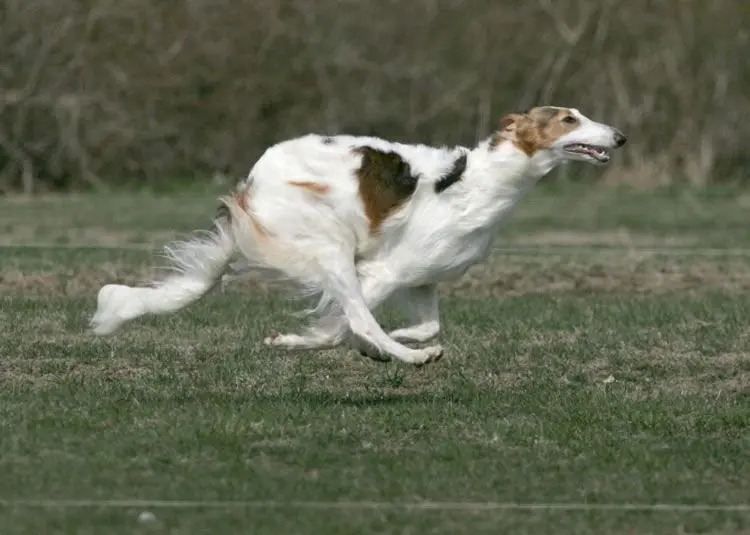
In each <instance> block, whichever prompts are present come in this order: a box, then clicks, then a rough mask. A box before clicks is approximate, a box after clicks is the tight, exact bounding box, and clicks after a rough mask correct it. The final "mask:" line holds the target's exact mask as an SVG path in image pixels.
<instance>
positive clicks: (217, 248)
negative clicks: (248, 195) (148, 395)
mask: <svg viewBox="0 0 750 535" xmlns="http://www.w3.org/2000/svg"><path fill="white" fill-rule="evenodd" d="M241 194H244V192H238V194H237V195H234V196H229V197H223V198H222V199H221V202H222V206H221V208H220V210H219V213H218V215H217V217H216V219H215V220H214V228H213V230H211V231H207V232H203V233H200V234H196V235H195V236H194V237H193V238H191V239H189V240H186V241H180V242H174V243H171V244H169V245H167V246H166V247H165V256H166V257H167V259H168V260H169V263H170V267H171V268H172V269H171V271H172V273H171V274H169V275H168V276H167V277H165V278H164V279H162V280H159V281H155V282H153V283H152V284H151V285H150V286H146V287H131V286H125V285H122V284H107V285H106V286H104V287H102V289H101V290H99V295H98V297H97V309H96V312H95V313H94V316H93V318H92V319H91V326H92V328H93V331H94V332H95V333H96V334H100V335H105V334H110V333H112V332H114V331H116V330H117V329H118V328H119V327H121V326H122V325H123V324H124V323H125V322H127V321H130V320H133V319H135V318H137V317H139V316H143V315H144V314H149V313H150V314H165V313H168V312H174V311H177V310H179V309H181V308H184V307H186V306H188V305H189V304H191V303H193V302H194V301H197V300H198V299H200V298H201V297H202V296H203V295H205V294H206V293H207V292H208V291H209V290H210V289H211V288H212V287H213V286H214V285H215V284H216V283H217V282H218V281H219V279H220V278H221V276H222V274H223V273H224V271H225V270H226V269H227V266H228V265H229V262H230V261H231V259H232V257H233V255H234V253H235V247H236V243H237V240H236V233H237V232H238V231H239V233H240V234H241V241H242V243H243V246H242V248H241V249H242V252H243V254H245V253H250V250H249V248H251V247H252V243H253V242H255V241H256V239H257V236H255V235H254V234H253V233H252V232H250V234H249V235H248V232H247V231H248V227H247V225H248V221H249V220H250V217H249V216H248V214H247V213H245V211H244V210H243V208H242V207H241V206H240V204H239V203H240V202H241V199H242V197H241ZM250 230H252V227H250Z"/></svg>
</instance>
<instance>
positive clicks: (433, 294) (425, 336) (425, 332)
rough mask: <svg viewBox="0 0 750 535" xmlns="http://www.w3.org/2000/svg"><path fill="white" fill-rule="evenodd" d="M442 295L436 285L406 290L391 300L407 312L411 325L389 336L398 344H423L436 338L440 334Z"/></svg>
mask: <svg viewBox="0 0 750 535" xmlns="http://www.w3.org/2000/svg"><path fill="white" fill-rule="evenodd" d="M439 299H440V294H439V291H438V287H437V285H436V284H428V285H425V286H418V287H416V288H405V289H403V290H401V291H399V292H398V293H396V294H394V295H393V296H392V297H391V298H390V300H392V301H393V302H394V304H396V305H397V306H398V307H399V308H402V309H404V310H405V311H406V314H407V317H408V319H409V322H410V325H409V326H408V327H405V328H402V329H396V330H395V331H392V332H390V333H389V336H390V337H391V338H393V339H394V340H396V341H398V342H405V343H409V342H411V343H422V342H427V341H429V340H432V339H433V338H435V337H436V336H437V335H438V333H439V332H440V308H439V304H438V301H439Z"/></svg>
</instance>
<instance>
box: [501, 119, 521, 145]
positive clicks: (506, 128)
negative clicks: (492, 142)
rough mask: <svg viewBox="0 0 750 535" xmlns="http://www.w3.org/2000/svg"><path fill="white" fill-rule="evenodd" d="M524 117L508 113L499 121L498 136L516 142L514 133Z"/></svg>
mask: <svg viewBox="0 0 750 535" xmlns="http://www.w3.org/2000/svg"><path fill="white" fill-rule="evenodd" d="M525 118H526V117H525V116H524V115H522V114H520V113H510V114H508V115H504V116H503V117H502V118H501V119H500V136H501V137H503V138H504V139H507V140H509V141H516V140H517V138H516V131H517V130H518V127H519V125H520V124H521V122H522V121H523V120H524V119H525Z"/></svg>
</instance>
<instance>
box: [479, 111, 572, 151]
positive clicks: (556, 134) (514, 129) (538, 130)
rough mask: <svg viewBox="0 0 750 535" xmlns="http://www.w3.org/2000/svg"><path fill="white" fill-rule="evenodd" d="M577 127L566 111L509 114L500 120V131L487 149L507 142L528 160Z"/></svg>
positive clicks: (569, 113)
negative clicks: (527, 157)
mask: <svg viewBox="0 0 750 535" xmlns="http://www.w3.org/2000/svg"><path fill="white" fill-rule="evenodd" d="M571 118H572V119H573V120H571ZM578 125H579V121H578V119H577V118H576V117H575V116H574V115H573V114H572V113H571V112H570V110H568V109H566V108H555V107H552V106H542V107H539V108H533V109H531V110H529V112H527V113H525V114H520V113H511V114H509V115H506V116H504V117H503V118H502V119H500V130H499V131H498V133H497V134H496V135H495V136H494V137H493V138H492V140H491V142H490V148H495V147H497V145H499V144H500V143H501V142H502V141H503V140H506V141H510V142H511V143H513V144H514V145H515V146H516V147H517V148H518V150H520V151H521V152H523V153H524V154H526V155H527V156H529V157H531V156H533V155H534V154H535V153H536V152H537V151H538V150H543V149H548V148H549V147H551V146H552V143H554V142H555V140H556V139H558V138H560V137H562V136H564V135H565V134H568V133H570V132H572V131H573V130H575V129H576V128H578Z"/></svg>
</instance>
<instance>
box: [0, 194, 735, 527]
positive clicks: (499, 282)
mask: <svg viewBox="0 0 750 535" xmlns="http://www.w3.org/2000/svg"><path fill="white" fill-rule="evenodd" d="M596 191H600V190H596ZM581 195H582V194H581V191H580V190H572V191H565V190H564V191H548V192H545V191H542V192H540V194H539V196H538V198H537V199H536V200H537V202H538V203H539V204H540V205H541V207H538V206H530V207H528V210H527V211H526V212H522V213H519V219H518V221H517V222H516V223H517V224H515V223H514V229H515V230H513V232H509V237H507V239H506V243H505V244H503V245H507V244H508V243H514V240H515V243H517V242H518V241H522V240H524V239H527V238H528V236H530V235H533V234H535V233H536V235H537V237H539V236H542V233H547V234H545V236H546V237H545V238H544V239H546V240H548V241H549V242H550V243H551V244H565V243H570V241H569V236H570V235H572V233H578V234H577V236H578V237H581V236H589V237H591V236H594V237H595V238H596V239H592V240H589V241H585V240H584V244H590V243H604V244H607V243H610V242H608V241H607V240H611V238H612V236H613V234H611V233H610V231H611V230H612V229H617V228H619V227H620V226H623V227H625V228H627V229H628V231H627V232H630V233H631V234H630V235H631V237H636V238H637V239H638V240H642V241H641V242H640V243H648V244H653V243H663V244H666V245H670V244H675V243H678V242H679V243H681V244H682V243H686V242H687V241H691V243H694V242H698V243H700V242H702V241H703V240H706V239H707V237H708V236H718V235H720V234H721V233H722V232H723V233H724V234H725V236H724V237H723V240H722V241H721V242H720V243H718V244H717V243H708V244H707V245H709V246H711V247H727V248H728V247H743V246H745V247H747V246H750V240H747V241H743V236H744V235H743V234H742V232H738V233H734V234H733V233H732V232H728V231H727V230H726V229H729V228H733V227H732V226H733V225H735V224H737V225H738V224H739V221H740V220H741V214H742V213H743V204H742V202H741V201H740V200H738V199H740V198H741V196H740V195H739V194H737V195H728V194H722V195H717V194H714V195H709V194H708V193H703V194H700V195H699V194H696V193H661V194H659V195H662V197H663V198H662V199H661V200H660V201H653V203H648V202H646V201H645V200H644V199H646V193H645V192H643V193H642V192H623V191H616V192H615V191H610V192H606V190H605V192H604V193H601V192H600V193H595V192H590V193H586V194H585V195H590V196H591V198H590V199H589V202H592V203H593V202H596V201H595V200H593V197H594V196H595V195H599V196H600V198H599V200H600V202H601V203H603V204H605V205H609V206H610V208H611V209H612V210H615V208H614V206H615V205H617V207H618V210H619V213H620V214H621V215H622V218H623V219H624V220H625V221H626V223H622V225H620V221H619V220H618V218H617V217H616V216H614V215H612V212H611V211H607V212H606V213H603V214H602V215H601V216H600V217H599V218H598V219H597V221H599V220H601V221H603V222H602V223H601V224H595V223H593V222H592V221H593V220H590V221H589V222H588V223H587V224H585V225H584V224H583V223H580V226H577V225H578V224H579V222H578V220H577V219H576V218H575V214H574V213H569V212H568V211H565V210H563V211H558V212H553V211H552V210H551V209H550V207H552V206H566V205H571V204H574V203H576V202H578V199H580V198H581ZM652 195H655V196H658V195H656V194H653V193H652ZM688 195H689V196H691V198H693V199H694V200H695V199H697V200H695V202H696V203H698V206H699V208H694V211H695V213H699V212H700V213H710V214H713V215H712V216H711V217H708V216H706V217H705V218H704V221H705V226H703V227H700V226H699V225H697V224H691V223H690V221H689V218H688V217H684V215H683V212H680V211H679V210H677V211H676V212H675V215H674V216H672V219H671V220H670V219H669V218H667V217H666V216H665V215H664V213H663V212H664V211H666V210H667V209H668V207H669V206H670V204H669V203H670V202H672V201H670V199H684V198H686V197H687V196H688ZM135 198H136V196H126V195H124V196H121V197H113V198H111V199H110V200H109V201H107V202H101V201H100V198H95V197H80V198H77V199H72V200H67V199H57V200H56V201H55V203H51V201H50V204H49V205H46V206H45V209H46V207H52V206H54V208H51V209H53V210H55V211H56V212H55V213H56V214H57V220H56V221H57V225H56V226H54V227H53V226H52V225H50V226H49V227H45V228H47V230H45V231H44V232H42V233H41V234H34V232H36V231H35V230H33V229H39V228H41V226H42V223H43V220H44V219H45V217H47V216H40V217H37V216H35V215H33V214H37V213H44V210H43V209H41V208H40V207H41V206H42V204H22V203H20V202H18V201H5V202H0V218H1V219H2V220H4V221H5V222H6V224H8V223H7V222H8V221H12V225H14V227H13V228H14V229H15V230H13V232H16V233H17V236H21V235H26V236H36V238H38V241H48V242H49V241H56V238H55V236H57V237H58V238H59V237H61V236H65V235H66V234H65V229H66V227H67V226H68V222H69V221H70V222H73V223H74V224H73V223H71V225H70V226H71V227H74V226H77V228H79V229H82V232H83V233H84V234H85V233H86V232H89V230H87V229H98V230H96V231H90V235H94V236H96V235H99V236H100V237H101V240H100V241H99V243H105V242H107V240H110V239H111V236H110V238H104V237H103V236H104V235H105V234H106V233H107V232H109V231H115V230H118V229H119V230H121V231H123V232H124V229H123V227H122V226H130V227H132V228H134V229H137V231H138V232H139V233H141V235H142V240H138V239H135V238H133V236H131V237H123V236H125V235H124V234H119V235H117V236H116V237H115V239H114V240H113V242H114V243H134V242H140V243H157V242H159V239H160V238H159V237H164V236H166V235H168V234H169V233H170V232H175V231H177V232H184V231H187V230H189V229H190V228H192V227H195V226H200V225H202V224H203V223H204V221H205V219H202V218H204V216H205V218H208V217H210V213H211V208H212V207H213V204H212V203H211V200H212V196H207V197H204V198H203V199H202V202H198V200H197V198H196V200H193V201H191V202H185V203H179V202H177V203H175V204H174V205H170V207H169V208H166V209H165V212H164V213H163V214H162V216H159V212H158V208H157V207H158V206H162V205H160V204H159V203H154V202H152V201H149V200H148V198H147V197H142V198H141V200H140V201H139V202H135V201H134V199H135ZM41 202H42V203H44V202H48V201H41ZM532 204H533V203H532ZM84 206H87V207H88V210H89V211H88V212H86V211H85V210H84V209H83V207H84ZM658 206H661V207H662V211H659V210H658V209H657V207H658ZM34 207H36V209H35V210H32V208H34ZM180 207H182V208H180ZM639 207H640V210H641V211H640V216H639V215H638V214H639ZM6 208H8V209H9V210H10V213H11V215H8V213H9V212H8V211H6V210H5V209H6ZM131 210H136V211H140V210H142V211H143V217H142V218H139V217H137V216H136V215H133V214H132V213H131ZM146 212H149V213H150V215H149V216H148V217H147V216H146V215H145V214H146ZM111 213H120V214H121V215H120V216H119V217H121V218H122V219H121V220H120V222H115V223H112V222H107V214H111ZM545 214H547V215H545ZM555 214H557V215H556V216H555V217H556V218H555V219H549V218H550V217H552V215H555ZM49 217H50V220H52V219H54V218H52V217H51V216H49ZM149 217H150V219H149ZM581 217H582V218H583V219H586V217H587V216H586V215H585V214H581ZM639 218H640V220H641V223H640V225H641V226H640V227H639V226H638V224H636V220H638V219H639ZM649 221H650V222H651V223H648V222H649ZM669 221H672V223H670V222H669ZM87 222H90V226H87V225H88V224H87ZM108 223H109V224H110V226H109V227H108V226H107V224H108ZM45 225H46V223H45ZM670 225H672V226H670ZM22 229H32V230H31V231H28V230H23V231H22ZM50 229H52V230H50ZM550 229H554V230H555V231H556V232H557V234H555V235H550V234H549V233H548V231H549V230H550ZM605 231H606V233H605ZM636 231H637V232H636ZM47 232H52V234H49V235H45V233H47ZM514 232H515V234H514ZM565 233H570V234H565ZM607 233H609V234H607ZM82 235H83V234H82ZM618 235H622V233H620V234H618ZM42 238H45V240H42ZM126 238H127V239H126ZM576 239H578V238H576ZM76 240H77V238H76V239H71V240H68V241H67V243H75V242H76ZM555 240H557V241H555ZM29 241H33V240H29ZM63 241H64V240H63ZM10 242H11V240H8V241H7V243H10ZM552 242H554V243H552ZM0 254H2V255H3V258H2V261H1V262H0V325H2V328H3V334H2V336H1V337H0V452H2V454H1V455H0V498H2V499H5V500H26V499H46V500H71V499H82V500H86V499H89V500H131V499H144V500H197V501H204V500H240V501H256V500H257V501H266V500H272V501H274V502H276V504H277V506H278V507H276V508H269V507H266V508H262V507H253V508H249V507H245V508H243V507H234V508H206V507H203V508H202V507H186V508H184V509H160V508H154V509H151V510H152V511H153V512H154V513H155V515H156V517H157V521H156V522H155V523H154V524H150V525H143V524H139V523H138V522H137V516H138V513H139V512H140V511H141V510H142V509H140V508H127V507H126V508H120V509H117V508H103V507H89V508H55V507H48V508H34V507H28V506H22V505H12V504H10V505H6V506H0V526H2V530H1V531H2V533H3V535H5V534H15V533H77V534H78V533H129V534H130V533H180V534H183V533H185V534H192V533H206V532H211V533H214V534H215V535H223V534H225V533H227V534H228V533H232V534H234V533H271V534H276V533H325V534H339V533H341V534H344V533H346V534H349V533H356V534H363V535H369V534H375V533H576V534H585V533H591V534H594V533H597V534H598V533H674V534H677V533H686V532H687V533H692V532H702V533H742V532H744V533H746V532H748V530H750V512H741V511H737V512H726V511H724V512H722V511H695V512H685V511H681V512H677V511H671V512H669V511H659V512H644V511H619V512H618V511H597V510H592V511H562V510H534V511H529V510H497V509H496V510H451V509H443V510H441V509H436V510H406V509H399V508H397V507H394V505H397V504H399V503H404V502H409V503H411V502H415V501H424V500H427V501H433V502H522V503H578V502H587V503H594V504H607V503H614V504H625V503H644V504H648V503H675V504H716V505H732V504H743V503H744V504H747V503H749V502H748V498H749V497H750V477H748V474H750V471H749V470H750V454H748V452H749V451H750V433H749V432H748V429H749V428H750V327H748V326H750V299H748V292H747V290H748V288H750V282H748V281H750V271H749V270H748V266H749V265H750V258H745V257H737V256H732V255H731V254H730V251H727V254H726V255H714V256H708V257H707V256H701V255H699V254H696V255H680V256H671V255H669V254H667V253H660V254H652V253H648V254H646V253H639V252H638V251H637V250H635V251H628V250H624V251H618V250H612V251H606V252H601V251H597V252H593V253H592V252H589V253H585V252H582V251H580V250H579V251H577V252H576V253H575V254H566V253H564V252H560V253H555V254H551V255H536V256H535V255H530V254H523V255H508V254H498V255H496V256H495V257H493V259H492V261H491V262H490V263H489V264H488V265H485V266H483V267H481V268H477V269H476V270H473V271H472V273H471V274H470V275H469V276H468V277H467V278H466V279H465V280H463V281H461V282H459V283H457V284H455V285H451V286H446V288H445V294H446V297H445V298H444V300H443V306H442V315H443V325H444V330H443V332H442V333H441V343H442V344H443V345H444V347H445V348H446V356H445V357H444V358H443V360H441V361H440V362H439V363H436V364H434V365H430V366H426V367H424V368H421V369H415V368H412V367H408V366H403V365H398V364H396V363H390V364H378V363H375V362H371V361H369V360H366V359H363V358H362V357H360V356H359V355H358V353H356V352H353V351H348V350H346V349H340V350H335V351H328V352H321V353H305V354H297V355H294V354H286V353H283V352H278V351H271V350H267V349H266V348H264V347H263V346H262V344H261V343H260V340H261V339H262V337H263V336H264V335H266V334H267V333H268V332H269V331H271V330H276V329H278V330H285V329H293V328H295V326H296V323H295V320H294V319H293V318H291V317H290V316H289V314H288V311H289V310H290V306H289V305H288V304H287V303H285V302H284V301H282V300H280V299H279V298H278V297H277V296H275V295H273V294H267V293H266V292H261V291H253V289H252V288H251V287H249V286H243V285H238V286H236V287H234V291H228V292H226V293H224V294H221V293H217V294H213V295H211V296H208V297H207V298H206V299H204V300H203V301H201V302H200V303H197V304H196V305H194V306H193V307H191V308H189V309H187V310H185V311H182V312H181V313H179V314H175V315H171V316H163V317H150V318H144V319H142V320H139V321H137V322H135V323H133V324H132V325H130V326H129V327H128V328H126V329H125V330H124V331H122V332H121V333H119V334H117V335H116V336H113V337H110V338H105V339H101V338H94V337H92V336H91V335H89V334H88V333H87V332H86V322H87V319H88V317H89V315H90V314H91V313H92V312H93V307H94V304H95V303H94V298H93V295H94V294H95V292H96V290H97V289H98V286H99V285H100V284H102V283H104V282H110V281H112V280H124V281H129V282H133V281H136V280H138V279H140V278H145V277H146V276H147V275H148V273H149V272H150V268H149V266H150V265H151V263H152V262H153V261H154V259H153V256H152V253H151V251H150V250H148V249H145V250H113V249H101V248H99V249H96V248H94V249H75V248H74V249H70V248H59V249H34V248H23V247H20V248H6V249H4V250H3V251H2V252H1V253H0ZM383 321H384V322H385V323H386V324H387V325H391V326H393V325H396V324H398V321H399V318H398V317H397V315H395V314H392V313H388V314H386V315H385V316H384V319H383ZM294 501H304V502H337V501H349V502H351V501H368V502H378V503H382V504H392V505H391V506H388V507H380V508H366V507H359V508H352V509H335V508H329V509H313V508H304V507H292V506H291V505H289V504H291V503H292V502H294ZM285 504H286V505H285Z"/></svg>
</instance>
